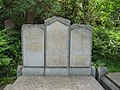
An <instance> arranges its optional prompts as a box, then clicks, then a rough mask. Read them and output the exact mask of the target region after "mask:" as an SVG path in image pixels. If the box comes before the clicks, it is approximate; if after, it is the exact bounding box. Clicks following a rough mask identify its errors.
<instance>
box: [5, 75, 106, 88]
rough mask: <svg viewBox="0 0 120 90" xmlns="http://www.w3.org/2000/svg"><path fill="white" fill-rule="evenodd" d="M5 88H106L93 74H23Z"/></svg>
mask: <svg viewBox="0 0 120 90" xmlns="http://www.w3.org/2000/svg"><path fill="white" fill-rule="evenodd" d="M5 90H104V89H103V87H102V86H101V85H100V84H99V83H98V82H97V81H96V80H95V79H94V78H93V77H91V76H79V77H75V76H74V77H39V76H21V77H19V78H18V79H17V80H16V81H15V83H14V84H13V85H12V87H11V88H10V89H5Z"/></svg>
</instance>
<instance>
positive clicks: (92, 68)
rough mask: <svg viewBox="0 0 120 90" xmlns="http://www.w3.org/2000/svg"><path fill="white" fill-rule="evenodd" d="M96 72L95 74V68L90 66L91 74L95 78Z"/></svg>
mask: <svg viewBox="0 0 120 90" xmlns="http://www.w3.org/2000/svg"><path fill="white" fill-rule="evenodd" d="M96 74H97V72H96V68H95V67H94V66H91V75H92V76H93V77H94V78H96Z"/></svg>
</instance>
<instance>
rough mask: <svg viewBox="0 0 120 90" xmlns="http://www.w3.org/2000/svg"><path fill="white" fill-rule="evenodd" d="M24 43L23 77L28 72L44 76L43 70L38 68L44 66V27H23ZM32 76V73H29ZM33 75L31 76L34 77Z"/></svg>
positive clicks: (29, 25)
mask: <svg viewBox="0 0 120 90" xmlns="http://www.w3.org/2000/svg"><path fill="white" fill-rule="evenodd" d="M22 41H23V47H22V48H23V66H24V68H23V75H26V72H27V73H29V72H30V71H31V72H34V73H33V74H36V75H37V74H40V72H42V73H41V74H43V71H44V70H43V69H42V71H41V69H39V68H37V67H43V66H44V25H32V24H26V25H23V26H22ZM29 74H30V73H29ZM33 74H32V73H31V75H33Z"/></svg>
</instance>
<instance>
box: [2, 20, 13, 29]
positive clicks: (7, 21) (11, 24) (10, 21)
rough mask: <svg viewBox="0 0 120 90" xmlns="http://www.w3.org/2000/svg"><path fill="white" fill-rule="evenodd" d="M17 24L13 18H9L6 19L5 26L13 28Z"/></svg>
mask: <svg viewBox="0 0 120 90" xmlns="http://www.w3.org/2000/svg"><path fill="white" fill-rule="evenodd" d="M14 26H15V23H14V22H13V20H11V19H8V20H5V21H4V27H5V28H9V29H10V28H13V27H14Z"/></svg>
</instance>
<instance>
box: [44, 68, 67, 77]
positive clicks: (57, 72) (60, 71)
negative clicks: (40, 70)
mask: <svg viewBox="0 0 120 90" xmlns="http://www.w3.org/2000/svg"><path fill="white" fill-rule="evenodd" d="M45 75H46V76H68V68H46V70H45Z"/></svg>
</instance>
